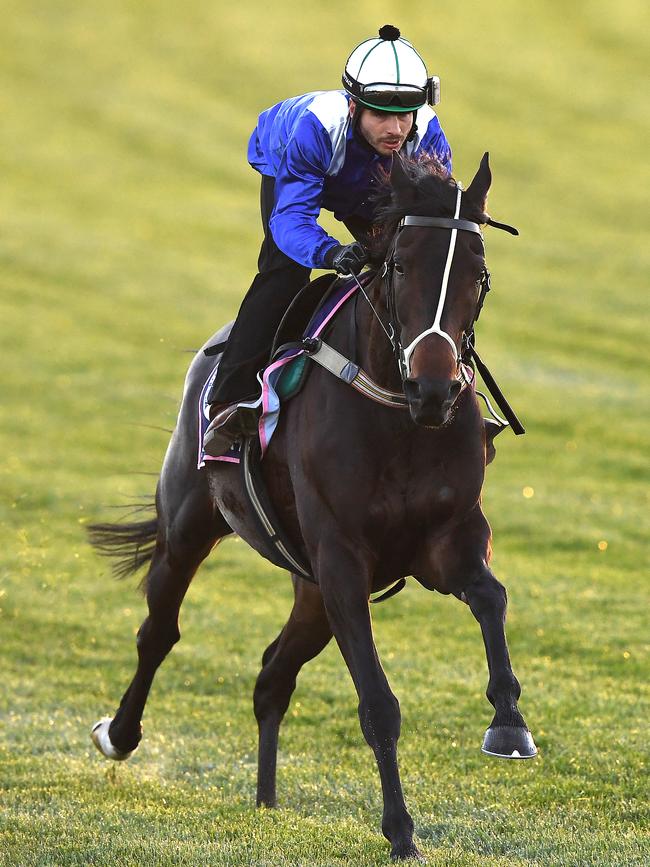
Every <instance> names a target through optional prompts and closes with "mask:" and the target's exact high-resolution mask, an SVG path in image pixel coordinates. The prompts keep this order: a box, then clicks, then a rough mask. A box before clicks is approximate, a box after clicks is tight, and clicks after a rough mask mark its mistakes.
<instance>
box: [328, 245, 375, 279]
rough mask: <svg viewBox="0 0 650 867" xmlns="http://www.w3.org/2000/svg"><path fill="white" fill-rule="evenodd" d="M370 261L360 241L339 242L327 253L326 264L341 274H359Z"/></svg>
mask: <svg viewBox="0 0 650 867" xmlns="http://www.w3.org/2000/svg"><path fill="white" fill-rule="evenodd" d="M367 261H368V254H367V253H366V251H365V250H364V248H363V247H362V245H361V244H360V243H359V242H358V241H353V242H352V244H346V245H345V246H343V245H342V244H338V245H337V246H336V247H332V249H331V250H329V251H328V252H327V255H326V265H327V267H328V268H333V269H334V270H335V271H338V273H339V274H358V273H359V271H361V269H362V268H363V266H364V265H365V264H366V262H367Z"/></svg>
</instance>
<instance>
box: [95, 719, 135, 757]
mask: <svg viewBox="0 0 650 867" xmlns="http://www.w3.org/2000/svg"><path fill="white" fill-rule="evenodd" d="M112 722H113V717H110V716H105V717H102V718H101V719H100V720H99V722H96V723H95V725H94V726H93V728H92V731H91V732H90V737H91V738H92V742H93V743H94V744H95V746H96V747H97V749H98V750H99V752H100V753H101V754H102V755H104V756H106V758H107V759H113V760H114V761H116V762H123V761H125V760H126V759H128V758H129V756H130V755H131V754H132V753H133V752H134V750H130V751H129V752H128V753H122V752H120V751H119V750H116V749H115V747H114V746H113V744H112V743H111V739H110V737H109V735H108V727H109V726H110V724H111V723H112Z"/></svg>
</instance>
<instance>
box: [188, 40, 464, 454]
mask: <svg viewBox="0 0 650 867" xmlns="http://www.w3.org/2000/svg"><path fill="white" fill-rule="evenodd" d="M342 82H343V86H344V88H345V90H344V91H343V90H333V91H319V92H315V93H307V94H305V95H303V96H297V97H293V98H291V99H287V100H285V101H284V102H280V103H278V104H277V105H274V106H273V107H272V108H269V109H267V110H266V111H264V112H262V114H261V115H260V116H259V119H258V123H257V126H256V128H255V130H254V131H253V134H252V136H251V138H250V141H249V145H248V161H249V163H250V164H251V166H252V167H253V168H254V169H255V170H256V171H258V172H259V173H260V174H261V175H262V190H261V211H262V224H263V227H264V241H263V243H262V248H261V251H260V256H259V260H258V271H259V273H258V274H257V276H256V277H255V279H254V280H253V283H252V285H251V287H250V289H249V290H248V293H247V294H246V296H245V298H244V300H243V302H242V305H241V308H240V310H239V314H238V315H237V319H236V321H235V324H234V326H233V329H232V331H231V333H230V336H229V338H228V343H227V345H226V348H225V351H224V354H223V357H222V359H221V361H220V364H219V370H218V373H217V378H216V381H215V383H214V385H213V386H212V389H211V392H210V394H209V402H210V404H211V405H212V408H211V415H212V421H211V422H210V425H209V427H208V429H207V431H206V435H205V439H204V449H205V452H206V454H208V455H211V456H212V457H219V456H220V455H222V454H224V453H225V452H226V451H227V450H228V449H229V448H230V446H231V445H232V443H233V442H234V441H236V440H237V439H240V438H241V437H242V436H250V435H253V434H254V433H255V432H256V430H257V421H258V416H259V406H260V398H259V383H258V380H257V373H258V371H259V370H260V368H262V367H263V366H264V364H265V363H266V362H267V361H268V355H269V352H270V348H271V344H272V342H273V337H274V336H275V331H276V329H277V327H278V325H279V324H280V320H281V319H282V316H283V315H284V313H285V311H286V309H287V308H288V306H289V304H290V303H291V301H292V300H293V298H294V296H295V295H296V294H297V292H298V291H299V290H300V289H301V288H302V287H303V286H304V285H305V284H306V283H307V281H308V279H309V274H310V271H311V269H312V268H327V269H333V270H335V271H337V272H338V273H340V274H350V273H354V274H358V273H359V272H360V271H361V269H362V268H363V266H364V265H365V264H366V261H367V255H366V251H365V249H364V247H363V244H362V243H360V239H361V240H363V238H364V237H366V236H367V233H368V232H369V231H370V230H371V227H372V223H373V217H374V214H373V209H372V193H373V189H374V187H375V185H376V182H377V180H376V179H377V177H378V175H379V174H380V172H381V170H382V169H383V170H384V171H385V172H389V171H390V167H391V162H392V158H393V154H395V153H402V154H404V155H406V156H408V157H411V158H413V157H417V156H419V155H421V154H422V155H426V156H434V157H436V158H437V159H438V160H439V161H440V162H441V163H442V164H443V166H444V167H445V168H446V169H447V170H448V171H449V172H451V150H450V148H449V144H448V143H447V139H446V138H445V135H444V133H443V131H442V129H441V127H440V123H439V121H438V118H437V117H436V114H435V112H434V111H433V110H432V108H430V105H435V104H437V102H438V98H439V79H438V78H436V77H433V78H429V76H428V74H427V69H426V67H425V65H424V62H423V60H422V58H421V57H420V55H419V54H418V53H417V51H416V50H415V49H414V48H413V46H412V45H411V43H410V42H407V41H406V40H405V39H403V38H402V37H401V35H400V31H399V30H398V29H397V28H396V27H393V26H392V25H390V24H386V25H385V26H384V27H382V28H381V29H380V30H379V36H378V37H373V38H370V39H366V40H365V41H364V42H362V43H361V44H360V45H358V46H357V47H356V48H355V49H354V51H353V52H352V54H351V55H350V56H349V58H348V60H347V63H346V65H345V71H344V73H343V78H342ZM427 103H428V104H427ZM322 208H325V209H326V210H328V211H332V212H333V213H334V216H335V217H336V219H337V220H340V221H341V222H343V223H345V225H346V226H347V228H348V229H349V231H350V232H351V234H352V235H353V236H354V237H355V238H356V239H357V240H356V241H354V242H353V243H351V244H340V243H339V242H338V241H337V240H336V238H333V237H331V236H330V235H328V234H327V232H325V230H324V229H322V228H321V227H320V226H319V225H318V223H317V218H318V216H319V214H320V211H321V209H322Z"/></svg>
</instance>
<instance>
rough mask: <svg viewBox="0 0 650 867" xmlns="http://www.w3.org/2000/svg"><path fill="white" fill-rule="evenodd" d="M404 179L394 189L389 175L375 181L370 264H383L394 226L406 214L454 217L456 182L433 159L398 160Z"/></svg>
mask: <svg viewBox="0 0 650 867" xmlns="http://www.w3.org/2000/svg"><path fill="white" fill-rule="evenodd" d="M401 161H402V168H403V173H404V176H405V179H406V183H404V178H403V179H402V182H401V184H400V187H399V188H398V189H396V188H395V187H393V185H392V184H391V179H390V174H389V173H388V172H385V173H383V174H382V175H380V176H379V177H378V178H377V181H378V183H377V191H376V193H375V195H374V196H373V204H374V210H375V214H376V218H375V220H376V222H375V229H374V232H373V234H372V235H371V237H370V238H369V246H370V254H371V259H372V260H373V261H378V262H379V261H383V257H384V255H385V253H386V250H387V247H388V244H389V242H390V239H391V237H392V235H393V233H394V231H395V229H396V227H397V224H398V223H399V221H400V220H401V219H402V217H405V216H406V215H407V214H413V215H414V216H426V217H442V216H449V217H451V216H453V212H454V203H455V196H456V188H457V183H456V181H455V180H454V178H453V177H452V176H451V174H450V173H449V172H448V171H447V169H446V168H445V167H444V166H443V165H442V163H441V162H440V161H439V160H437V159H436V158H435V157H420V158H419V159H406V158H405V157H401Z"/></svg>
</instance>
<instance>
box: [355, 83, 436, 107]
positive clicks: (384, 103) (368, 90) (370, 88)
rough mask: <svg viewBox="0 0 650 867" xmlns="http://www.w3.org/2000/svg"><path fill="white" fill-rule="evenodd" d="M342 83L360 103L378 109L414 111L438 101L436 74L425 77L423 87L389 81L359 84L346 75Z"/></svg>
mask: <svg viewBox="0 0 650 867" xmlns="http://www.w3.org/2000/svg"><path fill="white" fill-rule="evenodd" d="M343 85H344V86H345V89H346V90H347V91H348V93H349V94H350V96H352V97H353V99H355V100H356V101H357V102H360V103H361V105H365V106H367V107H368V108H374V109H377V110H378V111H391V112H402V111H403V112H406V111H415V110H417V109H418V108H422V106H423V105H424V104H425V103H429V105H437V104H438V103H439V102H440V79H439V78H438V76H437V75H434V76H432V77H431V78H429V79H427V83H426V85H425V86H424V87H417V86H416V85H413V84H394V83H391V82H389V81H374V82H372V83H371V84H359V82H357V81H354V79H352V78H350V76H347V75H344V76H343Z"/></svg>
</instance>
